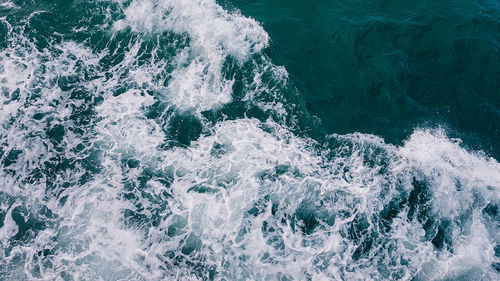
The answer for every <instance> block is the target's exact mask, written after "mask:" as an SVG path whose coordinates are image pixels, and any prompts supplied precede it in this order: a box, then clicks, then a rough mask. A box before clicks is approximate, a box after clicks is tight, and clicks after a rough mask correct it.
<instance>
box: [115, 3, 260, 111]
mask: <svg viewBox="0 0 500 281" xmlns="http://www.w3.org/2000/svg"><path fill="white" fill-rule="evenodd" d="M125 15H126V18H125V19H124V20H120V21H118V22H116V23H115V24H114V28H115V29H116V30H121V29H123V28H125V27H126V26H130V27H131V28H132V30H133V31H136V32H142V33H144V32H146V33H161V32H163V31H171V32H174V33H176V34H187V35H188V36H189V39H190V45H189V47H188V48H187V49H186V50H184V53H183V54H181V55H180V56H178V58H177V62H176V64H177V68H176V70H175V71H174V72H173V73H172V75H171V76H172V80H171V82H170V83H169V85H168V87H167V89H166V96H167V98H168V99H169V101H171V102H172V103H174V104H175V105H176V106H177V107H178V108H179V109H180V110H191V109H194V110H195V111H197V112H202V111H206V110H210V109H213V108H215V107H218V106H220V105H223V104H225V103H228V102H230V101H231V94H232V86H233V82H234V81H233V80H232V78H229V79H226V78H224V77H223V73H222V71H223V64H224V62H225V61H226V59H227V57H228V56H232V57H234V58H235V59H236V60H237V61H238V62H240V63H241V62H243V61H245V60H247V59H248V57H249V56H250V55H252V54H254V53H258V52H260V51H261V50H262V49H263V48H265V47H266V46H267V45H268V42H269V36H268V35H267V33H266V32H265V31H264V30H263V29H262V27H261V26H260V25H259V24H258V23H257V22H256V21H254V20H253V19H250V18H246V17H243V16H242V15H240V14H239V13H237V12H234V13H229V12H227V11H226V10H224V9H222V8H221V7H220V6H219V5H217V4H216V3H215V1H213V0H168V1H154V0H136V1H133V2H132V3H131V4H130V5H129V6H128V7H127V8H126V9H125Z"/></svg>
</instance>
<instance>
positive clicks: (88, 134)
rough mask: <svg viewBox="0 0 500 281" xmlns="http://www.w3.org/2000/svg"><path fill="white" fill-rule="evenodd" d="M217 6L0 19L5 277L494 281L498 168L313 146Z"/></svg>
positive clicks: (344, 143) (274, 72) (457, 148)
mask: <svg viewBox="0 0 500 281" xmlns="http://www.w3.org/2000/svg"><path fill="white" fill-rule="evenodd" d="M226 6H227V5H226ZM226 6H224V8H223V7H222V6H220V5H219V4H218V3H216V2H215V1H214V0H129V1H125V0H116V1H108V0H99V1H97V0H96V1H68V2H65V1H42V0H34V1H4V2H2V3H1V4H0V16H1V17H0V37H1V45H0V91H1V94H0V124H1V126H0V187H1V189H0V279H1V280H498V279H499V278H500V231H499V230H500V214H499V204H500V164H499V163H498V162H497V161H496V160H495V159H493V158H490V157H489V156H487V155H486V154H484V153H482V152H479V151H478V152H474V151H471V150H468V149H466V148H464V146H463V145H462V144H461V141H460V140H459V139H450V138H448V137H447V135H446V131H445V130H444V129H440V128H437V129H436V128H433V129H429V128H416V129H414V132H413V133H412V134H411V136H410V137H409V138H408V139H407V140H406V141H405V142H404V143H403V144H402V145H393V144H388V143H386V142H385V141H384V139H382V138H381V137H377V136H374V135H369V134H361V133H354V134H347V135H338V134H328V135H324V136H318V135H320V133H317V131H318V129H317V127H318V125H317V124H318V122H319V121H318V119H317V118H316V117H314V116H311V115H309V114H308V112H307V109H306V107H305V105H304V101H303V100H302V98H301V95H300V93H299V91H298V90H297V89H296V88H295V87H294V85H292V83H291V82H290V79H289V77H288V73H287V71H286V70H285V68H284V67H281V66H278V65H276V64H274V63H273V62H272V60H271V59H270V58H269V56H268V54H267V51H268V50H269V48H272V42H271V39H270V38H269V36H268V34H267V33H266V32H265V31H264V29H263V28H262V26H261V24H260V23H258V22H256V21H255V20H253V19H252V18H249V17H245V16H243V15H242V14H241V13H240V12H239V11H238V10H237V9H236V8H231V7H226Z"/></svg>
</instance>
